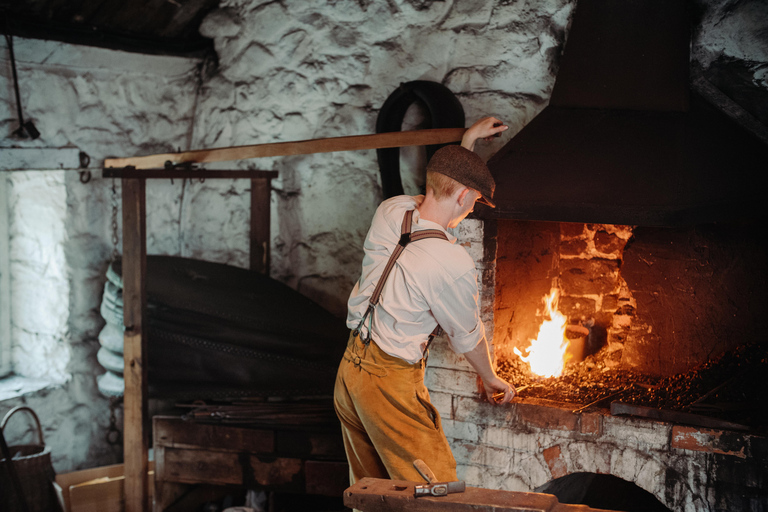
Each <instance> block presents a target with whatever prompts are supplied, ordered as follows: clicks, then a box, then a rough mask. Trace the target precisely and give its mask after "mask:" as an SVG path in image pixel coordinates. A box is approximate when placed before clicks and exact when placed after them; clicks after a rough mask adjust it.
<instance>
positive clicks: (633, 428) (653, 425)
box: [603, 416, 672, 451]
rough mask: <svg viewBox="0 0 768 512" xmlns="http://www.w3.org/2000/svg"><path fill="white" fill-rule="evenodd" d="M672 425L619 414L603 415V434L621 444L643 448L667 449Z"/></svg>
mask: <svg viewBox="0 0 768 512" xmlns="http://www.w3.org/2000/svg"><path fill="white" fill-rule="evenodd" d="M671 429H672V426H671V425H669V424H666V423H661V422H657V421H647V420H641V419H633V418H620V417H617V416H604V417H603V435H604V437H605V438H606V439H610V440H612V441H613V442H614V443H616V444H617V445H619V446H624V447H627V448H636V449H641V450H662V451H665V450H667V447H668V446H669V438H670V435H671Z"/></svg>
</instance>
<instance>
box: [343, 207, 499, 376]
mask: <svg viewBox="0 0 768 512" xmlns="http://www.w3.org/2000/svg"><path fill="white" fill-rule="evenodd" d="M423 199H424V197H423V196H416V197H411V196H397V197H393V198H391V199H387V200H386V201H384V202H383V203H381V205H379V207H378V209H377V210H376V214H375V215H374V217H373V221H372V222H371V228H370V230H369V231H368V235H367V236H366V237H365V244H364V246H363V248H364V249H365V256H364V258H363V268H362V273H361V275H360V279H359V280H358V281H357V283H356V284H355V287H354V288H353V289H352V293H351V294H350V296H349V301H348V303H347V306H348V313H347V327H349V328H350V329H354V328H356V327H357V326H358V324H359V323H360V319H361V318H362V317H363V314H364V313H365V311H366V309H368V304H369V302H368V301H369V299H370V296H371V295H372V294H373V290H374V288H375V287H376V283H377V282H378V280H379V278H380V277H381V274H382V272H383V270H384V267H385V266H386V264H387V261H388V260H389V256H390V254H392V251H393V250H394V248H395V246H396V245H397V242H398V241H399V240H400V228H401V225H402V222H403V216H404V215H405V212H406V211H408V210H413V209H414V208H416V206H417V205H418V204H420V203H421V201H422V200H423ZM411 229H412V231H413V232H416V231H419V230H422V229H439V230H440V231H443V232H444V233H445V234H446V236H447V237H448V241H447V242H446V241H445V240H442V239H438V238H427V239H424V240H419V241H417V242H411V243H410V244H408V245H407V246H406V248H405V250H404V251H403V253H402V254H401V255H400V257H399V258H398V259H397V262H396V263H395V267H394V268H393V269H392V272H391V273H390V274H389V277H388V278H387V281H386V283H385V284H384V289H383V290H382V293H381V298H380V299H379V303H378V304H377V305H376V308H375V310H374V312H373V324H372V325H373V327H372V333H371V335H372V338H373V340H374V341H375V342H376V344H377V345H378V346H379V348H381V349H382V350H383V351H384V352H386V353H387V354H389V355H391V356H395V357H399V358H401V359H404V360H406V361H408V362H410V363H416V362H418V361H419V360H420V359H421V358H422V357H423V355H424V354H423V352H424V348H425V346H426V343H427V338H428V336H429V334H430V333H431V332H432V331H433V330H434V328H435V327H436V326H437V324H438V323H439V324H440V326H441V327H442V328H443V331H445V333H446V335H447V336H448V340H449V343H450V345H451V348H452V349H453V350H454V351H455V352H456V353H459V354H463V353H465V352H469V351H470V350H472V349H474V348H475V347H476V346H477V344H478V343H479V342H480V341H481V340H482V339H483V338H484V336H485V328H484V327H483V323H482V322H481V321H480V311H479V308H478V302H477V301H478V295H479V294H478V289H477V272H476V270H475V263H474V261H472V258H471V257H470V256H469V254H468V253H467V251H466V249H464V247H462V246H461V245H459V244H457V243H456V237H455V236H453V235H451V234H450V233H449V232H447V231H446V230H445V229H443V227H442V226H440V225H439V224H437V223H435V222H432V221H428V220H424V219H421V218H420V216H419V211H418V210H416V211H415V212H414V214H413V225H412V227H411ZM367 326H368V319H366V322H365V327H364V328H363V332H364V333H366V332H367V329H368V327H367Z"/></svg>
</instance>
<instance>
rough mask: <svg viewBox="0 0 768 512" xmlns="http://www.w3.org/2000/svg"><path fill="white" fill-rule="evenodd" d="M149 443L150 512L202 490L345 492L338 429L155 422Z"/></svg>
mask: <svg viewBox="0 0 768 512" xmlns="http://www.w3.org/2000/svg"><path fill="white" fill-rule="evenodd" d="M153 440H154V443H153V446H154V456H155V500H154V511H155V512H162V511H166V510H168V509H170V508H171V506H172V505H174V504H178V503H179V502H181V501H183V500H184V499H185V496H186V495H188V494H190V493H191V492H192V491H193V490H194V489H195V487H196V486H200V485H203V484H205V485H216V486H233V485H234V486H238V487H241V488H243V489H254V490H265V491H275V492H284V493H305V494H313V495H321V496H338V497H341V496H342V495H343V493H344V490H345V489H346V488H347V487H348V486H349V466H348V465H347V462H346V458H345V455H344V446H343V442H342V439H341V431H340V429H339V428H338V426H336V427H335V428H332V429H331V428H328V429H312V430H302V429H294V428H282V427H280V428H251V427H241V426H230V425H222V424H207V423H197V422H193V421H184V420H182V419H181V418H180V417H176V416H155V417H154V418H153Z"/></svg>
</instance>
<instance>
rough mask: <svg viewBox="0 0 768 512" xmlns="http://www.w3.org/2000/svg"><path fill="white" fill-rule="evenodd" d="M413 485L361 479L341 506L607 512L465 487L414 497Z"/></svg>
mask: <svg viewBox="0 0 768 512" xmlns="http://www.w3.org/2000/svg"><path fill="white" fill-rule="evenodd" d="M419 484H421V485H423V484H424V482H419ZM414 485H416V484H415V483H414V482H407V481H403V480H382V479H379V478H363V479H361V480H359V481H358V482H357V483H355V485H353V486H351V487H350V488H348V489H347V490H346V491H344V505H346V506H347V507H351V508H355V509H357V510H361V511H362V512H391V511H393V510H397V511H400V512H611V511H608V510H602V509H600V510H598V509H595V508H590V507H588V506H586V505H568V504H565V503H560V502H559V501H558V500H557V498H556V497H555V496H553V495H551V494H541V493H534V492H515V491H500V490H495V489H483V488H480V487H467V488H466V490H465V491H464V492H461V493H456V494H448V495H446V496H440V497H433V496H429V497H419V498H414V496H413V491H414ZM614 512H615V511H614Z"/></svg>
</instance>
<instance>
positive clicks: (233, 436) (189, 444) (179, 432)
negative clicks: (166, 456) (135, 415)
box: [153, 416, 275, 453]
mask: <svg viewBox="0 0 768 512" xmlns="http://www.w3.org/2000/svg"><path fill="white" fill-rule="evenodd" d="M153 423H154V433H153V438H154V447H155V450H157V448H158V447H171V448H210V449H215V450H219V451H232V452H238V453H239V452H243V451H247V452H249V453H274V451H275V433H274V432H273V431H271V430H263V429H259V430H257V429H250V428H237V427H233V426H227V425H208V424H204V423H194V422H188V421H183V420H182V419H180V418H177V417H171V416H156V417H155V418H154V419H153Z"/></svg>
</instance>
